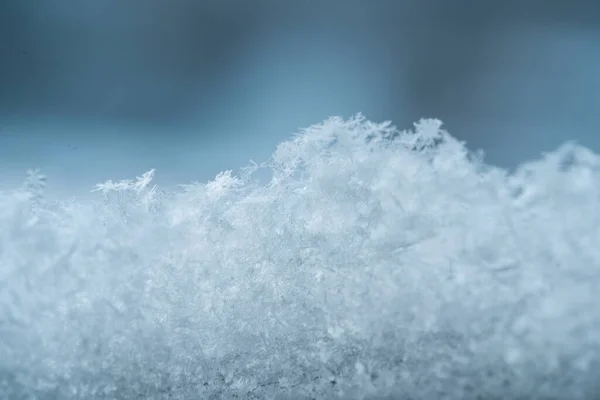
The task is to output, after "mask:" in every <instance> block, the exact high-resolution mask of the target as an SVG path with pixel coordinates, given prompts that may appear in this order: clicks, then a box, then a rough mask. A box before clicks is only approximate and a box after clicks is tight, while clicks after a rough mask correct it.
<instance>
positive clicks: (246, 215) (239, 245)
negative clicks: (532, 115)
mask: <svg viewBox="0 0 600 400" xmlns="http://www.w3.org/2000/svg"><path fill="white" fill-rule="evenodd" d="M153 175H154V171H149V172H147V173H145V174H143V175H142V176H140V177H138V178H137V179H135V180H124V181H118V182H113V181H107V182H105V183H102V184H99V185H97V186H96V187H95V189H94V191H95V192H97V198H96V199H95V200H91V201H86V202H83V201H81V202H76V201H72V200H69V201H67V200H61V201H53V200H51V199H48V198H46V197H44V185H45V177H43V176H42V175H41V174H40V173H39V171H36V172H33V171H32V172H30V173H29V175H28V177H27V179H26V182H25V184H24V186H23V187H22V188H19V189H17V190H15V191H14V192H12V193H4V194H2V195H1V196H0V398H7V399H20V398H39V399H45V398H55V399H86V400H87V399H136V398H144V399H204V398H206V399H210V398H215V399H216V398H248V399H251V398H254V399H258V398H290V399H311V398H314V399H322V398H323V399H332V398H345V399H346V398H357V399H358V398H401V399H411V398H418V399H421V398H439V399H445V398H448V399H471V398H473V399H477V398H485V399H495V398H530V399H536V398H539V399H541V398H544V399H547V398H557V399H565V398H568V399H585V398H594V396H595V395H596V394H597V393H598V391H599V390H600V387H599V386H598V383H597V377H598V376H599V373H600V312H598V310H599V308H598V300H597V293H598V290H599V289H600V251H599V250H598V244H599V243H600V157H599V156H598V155H596V154H594V153H593V152H591V151H589V150H587V149H585V148H583V147H580V146H577V145H576V144H573V143H569V144H566V145H564V146H563V147H561V148H559V149H558V150H557V151H555V152H553V153H550V154H546V155H544V156H543V157H542V158H541V159H540V160H536V161H532V162H530V163H527V164H525V165H522V166H521V167H520V168H518V169H517V170H516V171H515V172H514V173H508V172H507V171H504V170H502V169H499V168H494V167H492V166H488V165H485V163H484V162H483V159H482V156H481V154H472V153H470V152H469V151H468V150H467V149H466V147H465V145H464V144H463V143H460V142H459V141H457V140H455V139H454V138H453V137H452V136H450V135H449V134H448V133H447V132H445V131H444V130H442V129H441V122H440V121H438V120H422V121H420V122H418V123H417V124H415V128H414V130H412V131H399V130H397V129H396V128H394V127H393V126H392V125H391V124H390V123H389V122H386V123H381V124H378V123H373V122H370V121H367V120H366V119H365V118H364V117H363V116H361V115H358V116H356V117H355V118H352V119H350V120H343V119H341V118H332V119H329V120H327V121H325V122H323V123H321V124H318V125H315V126H313V127H310V128H308V129H305V130H304V131H302V132H301V133H300V134H298V135H296V136H295V137H293V138H291V139H290V140H289V141H286V142H284V143H281V144H280V145H279V146H278V147H277V149H276V151H275V153H274V154H273V156H272V158H271V159H270V160H267V161H266V162H264V163H260V164H257V163H251V165H249V166H248V167H247V168H244V169H242V170H241V171H240V173H235V172H233V171H225V172H222V173H220V174H218V175H217V176H216V177H215V179H214V180H213V181H211V182H208V183H206V184H202V183H191V184H187V185H183V186H182V188H181V190H178V191H175V192H167V191H164V190H161V189H159V188H158V187H157V186H155V185H154V184H153V183H152V178H153ZM265 175H268V176H269V179H267V181H266V182H265V181H264V179H262V178H263V177H264V176H265Z"/></svg>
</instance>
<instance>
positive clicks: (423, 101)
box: [0, 0, 600, 192]
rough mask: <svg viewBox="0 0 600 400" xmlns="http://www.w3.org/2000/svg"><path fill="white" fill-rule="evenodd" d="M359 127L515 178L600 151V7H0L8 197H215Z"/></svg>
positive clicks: (553, 1) (1, 182)
mask: <svg viewBox="0 0 600 400" xmlns="http://www.w3.org/2000/svg"><path fill="white" fill-rule="evenodd" d="M357 112H362V113H363V114H365V116H367V117H368V118H369V119H372V120H377V121H381V120H391V121H392V122H393V123H394V124H395V125H396V126H398V127H399V128H410V127H411V126H412V125H411V124H412V122H414V121H416V120H418V119H419V118H421V117H436V118H440V119H442V120H443V121H444V123H445V126H446V129H448V130H449V131H450V133H452V134H453V135H454V136H456V137H458V138H459V139H461V140H466V141H467V143H468V145H469V147H470V148H472V149H478V148H481V149H483V150H484V151H485V152H486V154H487V157H486V158H487V160H488V162H490V163H493V164H496V165H500V166H504V167H507V168H512V167H514V166H515V165H517V164H518V163H520V162H523V161H526V160H528V159H531V158H533V157H537V156H538V155H539V154H540V153H541V152H544V151H550V150H553V149H554V148H556V147H557V146H558V145H559V144H561V143H562V142H564V141H566V140H577V141H578V142H580V143H581V144H583V145H586V146H588V147H590V148H592V149H594V150H596V151H600V1H598V0H589V1H588V0H563V1H561V0H497V1H487V0H452V1H450V0H370V1H369V0H362V1H359V0H287V1H282V0H144V1H140V0H102V1H99V0H53V1H45V2H44V1H39V0H37V1H36V0H2V1H1V2H0V177H1V178H0V186H7V185H15V184H19V182H20V181H21V180H22V179H23V177H24V171H25V170H26V169H27V168H41V169H42V171H43V172H44V173H46V174H47V175H49V184H50V187H51V189H52V190H60V191H73V190H76V191H78V192H79V191H84V190H87V189H89V188H91V187H92V186H93V185H94V184H95V183H96V182H99V181H104V180H107V179H113V180H114V179H126V178H133V177H135V176H136V175H139V174H141V173H143V172H144V171H146V170H148V169H150V168H156V169H157V181H158V182H159V183H160V184H163V185H167V186H168V185H171V184H176V183H185V182H187V181H190V180H199V181H204V180H207V179H211V178H212V177H214V175H215V174H216V173H218V172H219V171H221V170H224V169H237V168H239V167H241V166H243V165H245V164H246V163H247V162H248V160H249V159H254V160H256V161H263V160H265V159H266V158H268V157H269V155H270V154H271V152H272V151H273V150H274V149H275V146H276V144H277V143H278V142H280V141H282V140H285V139H286V138H288V137H289V136H290V135H291V134H293V133H294V132H296V131H297V130H298V128H301V127H306V126H308V125H310V124H313V123H317V122H320V121H321V120H323V119H325V118H327V117H329V116H332V115H340V116H344V117H349V116H351V115H353V114H355V113H357Z"/></svg>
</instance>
